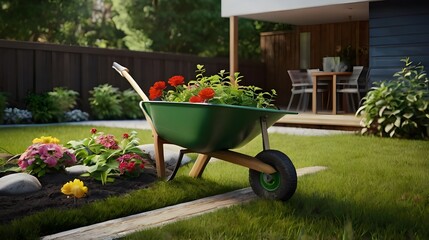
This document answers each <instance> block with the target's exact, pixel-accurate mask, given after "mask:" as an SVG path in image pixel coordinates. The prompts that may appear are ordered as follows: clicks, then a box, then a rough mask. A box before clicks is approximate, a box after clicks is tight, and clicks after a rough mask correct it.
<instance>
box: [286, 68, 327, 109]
mask: <svg viewBox="0 0 429 240" xmlns="http://www.w3.org/2000/svg"><path fill="white" fill-rule="evenodd" d="M287 72H288V74H289V77H290V80H291V82H292V89H291V92H292V95H291V96H290V99H289V104H288V107H287V109H288V110H289V109H290V107H291V105H292V102H293V100H294V98H295V96H296V95H298V96H299V100H298V105H297V106H296V110H297V111H298V110H299V109H300V108H302V111H305V110H306V107H307V106H308V102H309V101H308V99H309V97H310V96H311V95H312V93H313V81H312V80H311V75H309V74H308V72H305V71H301V70H288V71H287ZM326 91H327V90H326V89H320V88H317V93H324V92H326ZM301 103H302V105H301Z"/></svg>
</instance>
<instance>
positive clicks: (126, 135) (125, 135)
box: [122, 133, 130, 139]
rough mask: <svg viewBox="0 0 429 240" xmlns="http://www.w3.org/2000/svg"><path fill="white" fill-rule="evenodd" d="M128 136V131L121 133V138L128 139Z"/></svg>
mask: <svg viewBox="0 0 429 240" xmlns="http://www.w3.org/2000/svg"><path fill="white" fill-rule="evenodd" d="M129 137H130V135H128V133H124V134H122V138H124V139H128V138H129Z"/></svg>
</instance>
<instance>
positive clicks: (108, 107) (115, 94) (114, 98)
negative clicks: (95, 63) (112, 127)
mask: <svg viewBox="0 0 429 240" xmlns="http://www.w3.org/2000/svg"><path fill="white" fill-rule="evenodd" d="M89 93H90V94H91V97H90V98H89V105H90V107H91V111H92V116H94V117H95V118H96V119H118V118H119V117H120V116H121V115H122V109H121V92H120V91H119V89H118V88H115V87H113V86H111V85H109V84H103V85H100V86H98V87H94V88H93V90H91V91H90V92H89Z"/></svg>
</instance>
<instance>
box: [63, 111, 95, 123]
mask: <svg viewBox="0 0 429 240" xmlns="http://www.w3.org/2000/svg"><path fill="white" fill-rule="evenodd" d="M88 118H89V114H88V113H86V112H82V111H81V110H79V109H74V110H72V111H68V112H66V113H64V121H66V122H79V121H87V120H88Z"/></svg>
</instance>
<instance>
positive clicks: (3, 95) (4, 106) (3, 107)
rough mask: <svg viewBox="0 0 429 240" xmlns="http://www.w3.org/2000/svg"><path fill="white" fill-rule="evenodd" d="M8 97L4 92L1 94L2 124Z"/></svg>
mask: <svg viewBox="0 0 429 240" xmlns="http://www.w3.org/2000/svg"><path fill="white" fill-rule="evenodd" d="M6 100H7V99H6V95H5V94H4V93H2V92H0V124H2V123H3V119H4V118H3V116H4V111H5V109H6V104H7V102H6Z"/></svg>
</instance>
